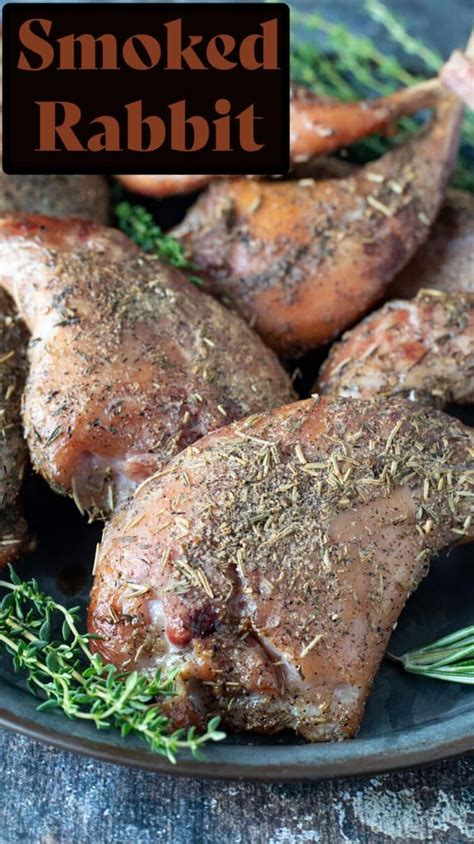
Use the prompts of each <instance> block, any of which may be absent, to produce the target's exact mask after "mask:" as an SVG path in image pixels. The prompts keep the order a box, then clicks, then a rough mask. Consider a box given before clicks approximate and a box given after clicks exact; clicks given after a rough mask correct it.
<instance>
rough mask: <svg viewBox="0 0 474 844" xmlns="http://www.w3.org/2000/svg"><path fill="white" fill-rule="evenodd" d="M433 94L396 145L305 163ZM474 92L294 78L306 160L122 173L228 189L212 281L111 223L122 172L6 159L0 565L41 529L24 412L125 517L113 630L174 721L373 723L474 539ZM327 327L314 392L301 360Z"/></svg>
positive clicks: (110, 585)
mask: <svg viewBox="0 0 474 844" xmlns="http://www.w3.org/2000/svg"><path fill="white" fill-rule="evenodd" d="M452 75H453V74H452V72H451V73H448V81H449V82H450V87H451V88H454V89H455V90H456V92H457V93H461V92H459V91H457V88H456V84H455V82H456V80H455V79H454V84H452ZM425 108H430V109H433V117H432V119H431V120H430V121H429V122H428V123H427V124H426V125H425V126H424V128H422V129H421V130H420V132H419V133H418V134H416V135H414V136H412V137H411V138H410V139H409V140H408V141H406V142H405V143H404V144H402V145H400V146H399V147H397V148H396V149H394V150H393V151H391V152H389V153H387V154H386V155H385V156H383V157H382V158H380V159H379V160H377V161H375V162H372V163H370V164H367V165H365V166H364V167H361V168H359V169H356V168H353V167H350V166H349V165H348V166H347V167H342V168H339V167H338V168H335V167H334V165H333V164H332V163H331V160H330V159H328V161H327V162H325V163H323V164H322V165H321V163H319V164H315V165H314V166H315V172H316V171H317V177H316V176H312V175H308V172H311V167H312V162H313V159H315V157H317V156H321V155H322V154H327V153H330V152H333V151H334V150H337V149H339V148H341V147H342V146H345V145H346V144H348V143H351V142H352V141H354V140H357V139H359V138H361V137H363V136H365V135H367V134H370V133H373V132H377V131H380V130H381V129H383V128H386V127H388V126H390V124H392V123H393V121H394V120H395V119H396V118H398V117H399V116H400V115H401V114H408V113H410V114H411V113H415V112H416V111H419V110H420V109H425ZM462 109H463V107H462V103H461V101H460V100H459V99H458V98H457V97H456V94H452V93H449V92H448V91H447V89H446V88H445V87H444V86H443V84H442V83H441V82H440V81H439V80H433V81H432V82H428V83H423V84H422V85H419V86H416V87H414V88H412V89H409V90H406V91H401V92H399V93H397V94H395V95H392V96H391V97H387V98H385V99H383V100H380V101H375V102H371V103H369V104H368V103H357V104H350V105H348V104H342V103H338V102H337V101H333V100H327V99H325V100H321V99H318V98H317V97H315V96H314V95H312V94H311V93H310V92H308V91H304V90H302V89H298V88H295V89H293V91H292V101H291V121H292V122H291V130H292V133H291V138H292V141H291V150H292V158H293V162H294V166H295V176H294V178H290V179H288V180H285V181H275V180H272V181H264V180H257V179H251V178H244V179H238V178H234V179H226V178H220V179H215V180H214V181H212V180H211V179H210V178H208V177H206V176H200V177H189V178H185V177H179V176H177V177H170V176H167V177H160V176H149V177H147V176H141V177H132V176H129V177H127V176H123V177H120V179H121V180H122V182H124V183H125V184H126V185H127V186H128V187H129V188H130V189H133V190H136V191H138V192H143V193H148V194H149V195H154V196H157V197H158V196H159V197H163V196H166V195H170V194H174V193H180V192H186V191H188V190H194V189H198V188H205V190H204V192H203V193H201V195H200V196H199V197H198V199H197V201H196V203H195V205H194V206H192V207H191V208H190V210H189V211H188V213H187V214H186V216H185V218H184V220H183V221H182V222H181V223H180V224H179V225H178V226H177V228H176V229H175V231H174V235H175V237H176V238H178V239H179V240H180V242H181V243H182V245H183V247H184V249H185V252H186V254H187V256H188V257H189V259H190V261H192V263H193V264H194V266H195V267H196V272H197V274H198V275H199V277H200V278H201V280H202V281H203V283H204V290H200V289H198V288H197V287H196V286H194V285H193V284H192V282H191V281H190V280H189V278H188V277H187V276H186V275H185V274H184V273H183V272H182V271H180V270H178V269H176V268H172V267H170V266H168V265H166V264H164V263H163V262H162V261H160V260H159V259H158V258H157V257H156V256H153V255H150V254H145V253H144V252H142V251H141V250H140V249H139V248H138V247H137V246H136V245H135V244H134V243H132V242H131V241H130V240H129V239H128V238H127V237H126V236H125V235H124V234H122V233H120V232H119V231H117V230H116V229H114V228H111V227H107V226H106V225H104V222H105V221H104V213H105V212H104V207H103V206H102V205H101V203H100V202H98V201H96V199H95V200H93V201H92V202H88V203H85V202H84V196H85V194H84V191H86V192H87V195H88V196H89V197H91V196H92V197H96V196H97V194H96V193H94V192H97V191H98V190H99V193H100V195H101V196H102V197H103V192H104V190H105V191H106V190H107V189H106V184H105V182H103V181H100V180H99V182H98V181H97V180H96V179H95V178H94V179H93V180H92V182H90V181H89V182H88V181H87V179H88V177H83V179H84V180H85V181H82V182H81V183H80V184H81V190H77V191H76V190H75V188H74V182H73V181H71V180H74V179H79V177H68V179H65V180H63V181H62V182H61V180H60V178H59V177H58V178H56V177H44V178H43V180H42V181H41V183H36V186H34V185H33V183H31V181H28V180H26V181H25V179H26V177H15V178H14V179H12V178H11V177H3V181H2V183H1V184H0V190H1V196H0V207H1V208H2V211H3V213H2V214H1V217H0V285H1V287H2V288H3V290H4V291H5V293H4V294H2V296H4V297H5V299H4V300H3V299H2V307H3V321H2V325H1V326H0V328H1V329H2V330H1V331H0V344H1V346H2V349H1V350H0V356H1V357H0V360H1V365H2V367H3V369H2V382H1V388H2V402H3V405H4V409H3V411H2V413H3V418H4V419H5V420H7V424H6V425H5V435H4V438H3V440H2V449H3V463H4V476H5V478H4V480H5V489H4V490H2V492H3V496H2V506H3V511H4V512H3V514H2V531H3V535H2V546H1V547H2V556H1V557H0V560H1V561H2V562H5V561H7V560H8V559H13V558H14V556H16V555H18V553H20V551H21V550H22V549H23V548H24V547H25V545H27V544H28V539H27V536H26V526H25V525H24V522H23V521H22V517H21V515H20V509H19V508H20V503H21V502H20V497H21V489H20V487H21V483H20V480H21V476H22V474H23V473H24V471H25V463H26V460H27V449H26V447H25V440H24V439H23V434H22V431H23V430H24V434H25V438H26V442H27V445H28V451H29V455H30V459H31V462H32V466H33V469H34V470H36V471H37V472H38V473H40V474H41V475H42V476H43V477H44V478H45V479H46V480H47V481H48V483H49V484H50V485H51V486H52V488H53V489H55V490H56V491H57V492H59V493H62V494H66V495H69V496H71V497H72V498H73V499H74V501H75V502H76V504H77V506H78V507H79V509H80V510H81V512H82V513H84V514H87V515H88V517H89V518H90V519H94V518H98V519H102V520H104V521H105V522H106V525H105V528H104V534H103V539H102V542H101V545H100V546H99V548H98V553H97V555H96V559H95V562H94V586H93V591H92V596H91V603H90V608H89V629H90V631H91V632H92V633H95V634H98V638H97V640H96V644H95V647H96V648H97V649H98V650H99V651H100V652H101V654H102V655H103V656H104V657H105V658H106V659H107V660H108V661H110V662H112V663H114V664H116V665H117V666H121V667H126V668H127V669H130V668H137V669H139V670H143V671H148V670H154V669H156V668H157V667H160V666H161V667H163V668H166V669H168V668H174V667H178V668H179V674H178V694H177V695H176V696H175V697H173V698H171V699H169V700H168V701H167V703H166V706H167V710H168V714H169V716H170V717H171V719H172V721H173V722H174V723H176V724H177V725H184V726H187V725H191V724H197V725H202V724H204V722H205V721H206V720H207V719H208V718H209V717H210V716H211V715H212V714H220V715H221V716H222V718H223V720H224V722H225V723H226V724H228V725H229V726H231V727H234V728H236V729H239V730H255V731H260V732H265V731H266V732H272V731H277V730H284V729H288V728H290V729H293V730H295V731H296V732H298V733H300V734H301V735H302V736H304V737H305V738H307V739H308V740H310V741H322V740H333V739H342V738H346V737H349V736H352V735H354V734H355V733H356V732H357V730H358V728H359V726H360V723H361V719H362V715H363V709H364V704H365V701H366V698H367V695H368V694H369V692H370V688H371V685H372V682H373V679H374V677H375V675H376V672H377V670H378V667H379V664H380V661H381V659H382V656H383V653H384V650H385V648H386V645H387V642H388V639H389V637H390V634H391V631H392V629H393V626H394V625H395V624H396V622H397V619H398V617H399V615H400V612H401V610H402V608H403V606H404V604H405V602H406V600H407V598H408V597H409V595H410V594H411V593H412V591H413V590H414V589H415V588H416V587H417V585H418V583H419V582H420V580H421V578H422V577H423V576H424V575H425V574H426V573H427V572H428V568H429V562H430V559H431V557H432V556H433V555H434V554H436V553H437V552H438V551H439V550H441V549H442V548H444V547H446V546H448V545H450V544H452V543H455V542H458V541H460V540H463V539H466V538H469V537H472V535H473V534H474V524H473V522H472V483H473V479H474V436H473V433H472V431H471V429H470V428H469V427H467V426H466V425H463V424H462V423H461V422H459V421H458V420H457V419H455V418H452V417H451V416H450V415H447V414H446V413H445V412H443V410H442V407H443V406H445V405H446V404H448V403H453V402H454V403H460V404H461V403H464V404H467V403H472V399H473V395H474V385H473V381H474V282H473V277H472V271H473V261H472V258H473V249H472V247H473V243H474V230H473V217H472V209H473V203H472V198H470V197H469V196H468V195H463V194H459V193H455V192H450V193H448V195H447V193H446V191H447V187H448V184H449V181H450V177H451V174H452V170H453V167H454V164H455V161H456V157H457V151H458V145H459V131H460V122H461V117H462ZM303 162H304V165H305V175H304V176H301V174H298V168H299V167H300V166H301V164H302V163H303ZM308 168H309V169H308ZM341 169H342V172H340V170H341ZM335 170H337V173H336V172H335ZM208 183H210V184H208ZM38 185H40V186H39V187H38ZM77 185H78V186H79V182H77ZM36 187H38V190H36ZM46 212H47V214H48V216H44V215H45V213H46ZM81 218H82V219H81ZM84 218H89V219H84ZM397 291H400V294H399V295H401V296H403V297H404V298H403V299H394V296H396V295H397ZM8 297H11V298H8ZM413 297H414V298H413ZM384 300H385V304H381V303H383V301H384ZM379 306H380V307H379ZM15 308H16V311H15ZM374 308H375V309H376V310H374ZM377 308H379V309H378V310H377ZM369 312H371V313H369ZM17 313H18V315H19V318H20V319H21V321H22V323H21V324H20V323H19V322H18V316H17V315H16V314H17ZM367 314H369V315H368V316H367ZM360 319H362V322H359V323H358V324H356V323H357V321H358V320H360ZM352 326H355V327H352ZM351 327H352V328H351ZM348 328H351V331H349V333H346V334H344V335H343V336H342V338H340V335H341V333H342V332H343V331H344V330H346V329H348ZM12 331H15V332H16V334H15V337H14V338H13V339H12ZM26 332H29V335H30V339H29V345H28V353H27V360H26V357H25V353H24V352H25V346H26ZM338 338H340V339H338ZM328 343H333V346H332V348H331V350H330V351H329V355H328V357H327V359H326V361H325V363H324V364H323V367H322V369H321V371H320V372H319V374H318V372H317V371H316V369H315V371H314V373H313V378H312V379H311V380H312V382H313V384H314V387H313V388H312V392H313V395H312V397H311V398H307V399H305V400H298V399H297V396H296V394H295V392H294V389H293V386H292V383H291V379H290V376H289V374H288V372H287V370H288V369H289V361H290V360H292V361H294V360H295V359H298V358H300V357H301V356H302V355H303V354H305V353H307V352H308V351H312V350H314V349H316V348H319V347H324V346H326V345H327V344H328ZM12 344H13V345H14V350H13V351H14V354H13V355H11V354H10V353H11V351H12V349H11V348H10V346H11V345H12ZM278 356H279V357H278ZM13 360H14V364H15V365H14V366H13ZM7 365H8V366H9V367H10V368H9V369H8V370H7V369H6V368H5V367H6V366H7ZM25 374H26V383H25V384H24V381H25ZM22 391H23V398H22V409H21V413H20V396H21V393H22ZM13 397H14V400H13ZM12 508H17V509H18V514H19V515H18V516H17V517H16V518H15V519H13V521H14V526H13V527H12V518H11V516H12V513H13V510H12ZM15 512H16V511H15Z"/></svg>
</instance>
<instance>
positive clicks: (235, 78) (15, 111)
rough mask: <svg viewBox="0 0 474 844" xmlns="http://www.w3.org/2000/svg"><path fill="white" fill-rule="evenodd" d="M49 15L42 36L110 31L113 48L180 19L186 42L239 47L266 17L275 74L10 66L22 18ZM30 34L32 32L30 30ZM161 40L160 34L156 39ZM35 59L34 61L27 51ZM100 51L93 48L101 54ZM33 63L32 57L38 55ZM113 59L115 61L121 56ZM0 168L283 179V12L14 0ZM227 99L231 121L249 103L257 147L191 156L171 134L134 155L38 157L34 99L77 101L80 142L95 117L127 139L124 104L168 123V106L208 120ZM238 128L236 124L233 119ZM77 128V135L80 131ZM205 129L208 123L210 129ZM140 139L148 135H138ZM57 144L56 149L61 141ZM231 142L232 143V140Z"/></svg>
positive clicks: (6, 39)
mask: <svg viewBox="0 0 474 844" xmlns="http://www.w3.org/2000/svg"><path fill="white" fill-rule="evenodd" d="M32 18H46V19H48V20H52V21H53V26H52V29H51V32H50V35H49V36H48V40H49V41H50V43H52V44H53V45H54V39H56V38H58V37H61V36H63V35H69V34H71V33H74V35H80V34H84V33H91V34H92V35H95V36H98V35H102V34H104V33H106V32H107V33H112V34H113V35H115V36H116V37H117V39H118V44H119V50H118V55H119V57H120V44H123V43H124V41H125V40H126V39H127V38H128V37H129V36H130V35H134V34H137V33H147V34H151V35H155V36H156V37H157V38H158V40H159V41H160V42H161V40H162V34H163V29H162V25H163V24H164V23H165V22H168V21H171V20H176V19H177V18H182V21H183V44H184V45H186V44H187V39H186V37H185V36H186V34H187V33H188V34H199V35H203V36H204V38H205V39H206V37H207V38H210V37H212V36H214V35H217V34H220V33H229V34H231V35H233V36H234V37H235V38H236V40H237V43H239V42H240V40H241V39H242V38H243V37H245V35H248V34H255V33H258V32H260V29H259V26H260V24H261V23H263V22H264V21H265V20H271V19H274V18H278V21H279V45H278V51H279V66H280V70H277V71H275V70H258V71H248V70H242V69H241V68H240V67H237V68H236V69H235V70H231V71H217V70H202V71H194V70H189V69H183V70H180V71H169V70H167V71H164V70H162V69H161V68H160V66H158V68H155V69H153V70H148V71H134V70H130V69H128V68H124V69H121V70H115V71H105V70H96V71H88V70H74V71H63V70H56V69H55V67H51V68H47V69H45V70H42V71H40V72H32V71H22V70H18V69H17V63H18V57H19V54H20V50H21V49H22V47H21V44H20V41H19V37H18V30H19V27H20V26H21V24H22V23H23V22H24V21H25V20H29V19H32ZM35 31H37V30H35ZM160 36H161V37H160ZM27 55H28V57H29V58H30V59H31V61H32V63H33V62H34V60H35V58H36V57H35V56H33V55H32V54H31V53H30V52H28V53H27ZM99 55H100V50H99ZM38 61H39V59H38ZM119 61H120V59H119ZM3 88H4V90H3V168H4V170H5V172H7V173H32V174H42V173H45V174H47V173H149V172H151V173H164V174H166V173H178V174H180V173H182V174H192V173H229V174H233V173H242V174H244V173H245V174H247V173H252V174H257V175H258V174H282V173H285V172H286V171H287V170H288V166H289V10H288V7H287V6H286V5H284V4H278V5H273V4H269V5H261V4H257V3H249V4H240V3H239V4H235V5H227V4H223V3H216V4H209V3H199V4H195V3H193V4H189V3H182V4H181V3H179V4H176V5H175V4H171V3H154V4H144V3H126V4H119V3H117V4H105V3H94V4H92V3H78V4H66V3H59V4H56V3H20V4H17V3H15V4H12V3H10V4H7V5H6V6H5V7H4V10H3ZM220 97H225V98H226V99H228V100H230V102H231V103H232V112H231V113H232V115H234V116H235V115H237V114H239V113H240V112H241V111H242V110H243V109H244V108H247V107H248V106H249V105H250V104H252V103H254V104H255V114H256V115H258V116H261V117H262V118H263V119H262V120H258V121H256V129H255V138H256V141H257V142H258V143H263V144H264V147H263V149H262V150H260V151H258V152H253V153H246V152H244V151H242V150H240V149H235V151H234V152H230V153H229V152H213V151H212V133H211V139H210V142H209V148H206V149H204V150H200V151H196V152H192V153H191V152H176V151H174V150H172V149H171V147H170V143H169V133H168V137H167V140H166V141H165V143H164V144H163V146H162V147H161V148H160V149H159V150H157V151H155V152H148V153H139V152H129V151H124V152H100V153H92V152H89V151H85V152H68V151H66V150H61V151H60V152H36V151H35V147H36V146H37V145H38V122H39V111H38V107H37V106H36V105H35V101H37V100H45V101H51V100H58V101H60V100H63V101H68V102H74V103H76V104H77V105H79V107H80V108H81V111H82V121H81V123H79V124H78V126H77V127H75V131H77V135H78V137H79V139H80V140H81V142H82V143H83V145H85V144H86V143H87V140H88V138H89V137H91V135H93V134H96V133H97V132H100V131H101V130H102V127H101V125H100V124H95V125H94V126H93V128H92V129H89V128H88V126H89V122H90V121H91V120H92V119H94V118H95V117H98V116H100V115H112V116H114V117H117V118H119V120H120V123H121V126H122V127H123V134H122V138H124V139H125V138H126V134H125V127H126V120H125V117H126V112H125V109H124V105H125V104H126V103H129V102H133V101H135V100H142V101H143V115H144V116H145V117H146V116H147V115H150V114H157V115H159V116H161V117H162V118H163V119H164V120H165V123H166V125H167V127H169V125H170V124H169V117H168V116H169V109H168V108H167V106H168V105H169V104H170V103H173V102H176V101H177V100H182V99H185V100H186V104H187V116H191V115H193V114H199V115H202V116H204V117H206V118H207V119H208V120H209V121H210V120H212V119H214V118H216V117H218V116H219V115H217V114H216V113H215V109H214V103H215V101H216V100H217V99H219V98H220ZM234 122H235V126H237V123H236V121H234ZM82 126H83V127H84V131H83V132H82V131H81V127H82ZM210 128H211V129H212V128H213V127H212V124H210ZM145 137H146V136H145ZM58 145H60V144H58ZM234 145H235V144H234Z"/></svg>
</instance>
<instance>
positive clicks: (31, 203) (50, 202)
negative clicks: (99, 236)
mask: <svg viewBox="0 0 474 844" xmlns="http://www.w3.org/2000/svg"><path fill="white" fill-rule="evenodd" d="M109 205H110V200H109V186H108V184H107V182H106V180H105V179H104V178H103V176H7V174H6V173H3V172H1V170H0V212H4V211H28V212H30V211H31V212H34V213H38V214H51V215H53V216H55V217H84V218H85V219H88V220H95V221H96V222H98V223H107V222H108V220H109V216H110V209H109Z"/></svg>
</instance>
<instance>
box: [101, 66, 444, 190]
mask: <svg viewBox="0 0 474 844" xmlns="http://www.w3.org/2000/svg"><path fill="white" fill-rule="evenodd" d="M441 92H442V88H441V86H440V83H439V81H438V80H437V79H433V80H429V81H428V82H422V83H421V84H419V85H414V86H412V87H411V88H404V89H402V90H401V91H397V92H395V93H394V94H390V95H389V96H387V97H382V98H381V99H377V100H362V101H359V102H353V103H347V102H342V101H341V100H337V99H332V98H330V97H321V96H319V95H318V94H315V93H314V92H313V91H310V90H309V89H308V88H305V87H304V86H302V85H292V86H291V92H290V94H291V95H290V158H291V161H292V164H293V165H295V166H298V165H299V164H301V163H305V162H307V161H309V160H311V159H313V158H315V157H317V156H320V155H327V154H328V153H330V152H334V150H336V149H340V148H341V147H344V146H347V145H348V144H351V143H354V142H355V141H358V140H360V139H361V138H365V137H367V136H368V135H373V134H374V133H376V132H381V131H384V130H386V129H387V128H389V127H390V126H391V125H392V124H393V122H394V121H395V120H396V119H397V118H398V117H400V116H401V115H406V114H414V113H415V112H417V111H419V110H420V109H425V108H431V107H432V106H434V105H435V104H436V103H437V102H438V99H439V97H440V94H441ZM116 178H117V179H118V180H119V182H121V183H122V184H123V185H124V187H126V188H127V190H130V191H135V192H136V193H141V194H145V195H147V196H154V197H157V198H160V197H165V196H173V195H176V194H182V193H192V192H193V191H197V190H201V188H203V187H205V185H207V184H209V182H212V181H213V180H214V179H215V178H216V177H215V176H203V175H199V176H174V175H173V176H168V175H158V174H155V175H152V174H149V175H146V176H144V175H121V176H117V177H116Z"/></svg>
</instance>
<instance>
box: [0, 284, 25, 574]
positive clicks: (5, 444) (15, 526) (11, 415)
mask: <svg viewBox="0 0 474 844" xmlns="http://www.w3.org/2000/svg"><path fill="white" fill-rule="evenodd" d="M26 345H27V332H26V329H25V328H24V327H23V326H22V324H21V322H20V321H19V320H18V317H17V316H16V313H15V309H14V307H13V303H12V302H11V300H10V298H9V297H8V296H7V294H6V293H4V292H3V290H2V291H0V464H1V475H0V567H1V566H3V565H6V563H9V562H11V561H12V560H14V559H15V558H16V557H18V556H19V554H20V553H21V552H22V550H24V548H25V545H26V544H27V526H26V522H25V520H24V518H23V513H22V509H21V503H20V497H21V487H22V482H23V476H24V472H25V467H26V465H27V461H28V449H27V447H26V442H25V440H24V438H23V426H22V424H21V396H22V392H23V387H24V383H25V377H26V368H27V363H26Z"/></svg>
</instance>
